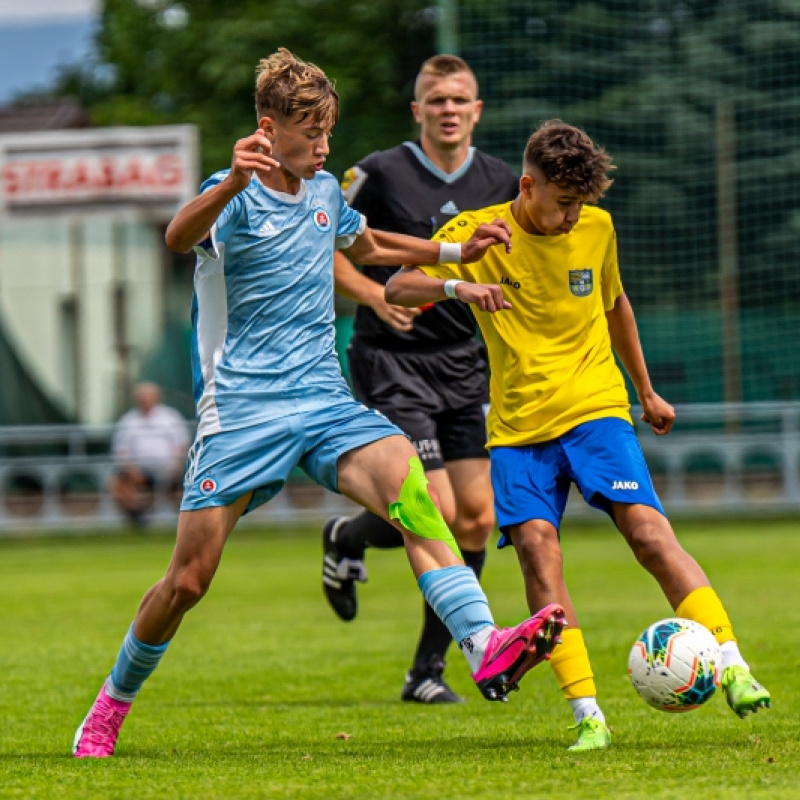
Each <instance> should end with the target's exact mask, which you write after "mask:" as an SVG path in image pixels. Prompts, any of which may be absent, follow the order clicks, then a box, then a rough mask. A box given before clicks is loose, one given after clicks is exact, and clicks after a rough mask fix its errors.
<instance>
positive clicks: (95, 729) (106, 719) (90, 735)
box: [72, 686, 131, 758]
mask: <svg viewBox="0 0 800 800" xmlns="http://www.w3.org/2000/svg"><path fill="white" fill-rule="evenodd" d="M130 710H131V704H130V703H122V702H120V701H119V700H114V699H113V698H111V697H109V696H108V695H107V694H106V687H105V686H103V688H102V689H100V694H98V695H97V699H96V700H95V701H94V703H93V704H92V707H91V708H90V709H89V713H88V714H87V715H86V718H85V719H84V720H83V722H81V724H80V727H79V728H78V730H77V731H76V732H75V741H74V742H73V743H72V754H73V755H74V756H75V758H108V757H109V756H113V755H114V748H115V747H116V746H117V737H118V736H119V729H120V728H121V727H122V723H123V722H124V721H125V717H127V716H128V712H129V711H130Z"/></svg>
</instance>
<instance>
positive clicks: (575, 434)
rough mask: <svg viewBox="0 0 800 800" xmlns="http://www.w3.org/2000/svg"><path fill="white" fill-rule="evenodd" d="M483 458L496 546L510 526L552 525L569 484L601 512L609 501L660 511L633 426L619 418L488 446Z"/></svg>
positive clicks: (557, 523)
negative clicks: (487, 464) (537, 439)
mask: <svg viewBox="0 0 800 800" xmlns="http://www.w3.org/2000/svg"><path fill="white" fill-rule="evenodd" d="M489 457H490V459H491V471H492V488H493V490H494V503H495V510H496V512H497V525H498V527H499V528H500V531H501V532H502V534H503V535H502V536H501V537H500V541H499V542H498V544H497V546H498V547H505V546H506V545H508V544H511V542H510V541H509V540H508V539H507V538H506V535H505V531H506V529H507V528H508V527H509V526H510V525H519V524H521V523H523V522H527V521H528V520H531V519H543V520H547V521H548V522H550V523H552V524H553V525H554V526H555V527H556V528H557V529H558V528H559V527H560V525H561V518H562V517H563V516H564V509H565V507H566V505H567V496H568V494H569V487H570V484H571V483H575V484H576V485H577V487H578V489H579V490H580V493H581V494H582V495H583V498H584V500H586V502H587V503H588V504H589V505H590V506H594V507H595V508H599V509H600V510H602V511H605V512H606V513H607V514H610V513H611V504H612V503H627V504H630V505H634V504H639V503H641V504H642V505H646V506H651V507H652V508H655V509H656V510H657V511H660V512H661V513H662V514H664V508H663V507H662V505H661V501H660V500H659V499H658V495H657V494H656V491H655V489H654V488H653V481H652V480H651V478H650V473H649V472H648V470H647V464H646V463H645V460H644V454H643V453H642V448H641V447H640V445H639V440H638V439H637V438H636V434H635V432H634V430H633V426H632V425H631V424H630V423H629V422H626V421H625V420H623V419H618V418H616V417H608V418H605V419H596V420H592V421H591V422H585V423H584V424H583V425H578V426H577V427H576V428H573V429H572V430H571V431H568V432H567V433H565V434H564V435H563V436H559V437H558V439H553V440H551V441H549V442H541V443H540V444H532V445H523V446H521V447H493V448H491V450H490V451H489ZM664 516H666V514H665V515H664Z"/></svg>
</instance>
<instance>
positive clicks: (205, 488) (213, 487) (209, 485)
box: [200, 478, 217, 494]
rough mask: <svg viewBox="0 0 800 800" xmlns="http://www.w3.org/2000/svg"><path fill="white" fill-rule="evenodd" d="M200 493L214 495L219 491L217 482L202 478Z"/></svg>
mask: <svg viewBox="0 0 800 800" xmlns="http://www.w3.org/2000/svg"><path fill="white" fill-rule="evenodd" d="M200 491H201V492H202V493H203V494H214V492H216V491H217V482H216V481H215V480H214V479H213V478H201V479H200Z"/></svg>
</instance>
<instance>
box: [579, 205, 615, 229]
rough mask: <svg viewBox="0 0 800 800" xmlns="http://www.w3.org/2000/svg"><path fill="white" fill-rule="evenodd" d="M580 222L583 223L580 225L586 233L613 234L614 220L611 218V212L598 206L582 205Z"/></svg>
mask: <svg viewBox="0 0 800 800" xmlns="http://www.w3.org/2000/svg"><path fill="white" fill-rule="evenodd" d="M581 223H583V225H582V227H583V229H584V230H585V231H586V232H587V233H588V232H592V233H599V234H602V233H606V234H609V235H611V236H613V235H614V220H613V219H612V218H611V214H610V213H609V212H608V211H606V210H605V209H604V208H600V207H599V206H595V205H586V206H584V207H583V210H582V211H581Z"/></svg>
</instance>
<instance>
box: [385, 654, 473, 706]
mask: <svg viewBox="0 0 800 800" xmlns="http://www.w3.org/2000/svg"><path fill="white" fill-rule="evenodd" d="M443 672H444V661H442V660H441V659H440V658H439V657H438V656H434V657H433V658H431V660H430V663H429V664H428V666H427V667H424V668H418V667H414V668H413V669H411V670H410V671H409V672H408V674H407V675H406V682H405V684H404V686H403V691H402V692H401V693H400V699H401V700H403V701H405V702H407V703H427V704H429V705H438V704H442V703H463V702H464V698H463V697H459V696H458V695H457V694H456V693H455V692H454V691H453V690H452V689H451V688H450V687H449V686H448V685H447V683H446V682H445V679H444V678H443V677H442V673H443Z"/></svg>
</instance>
